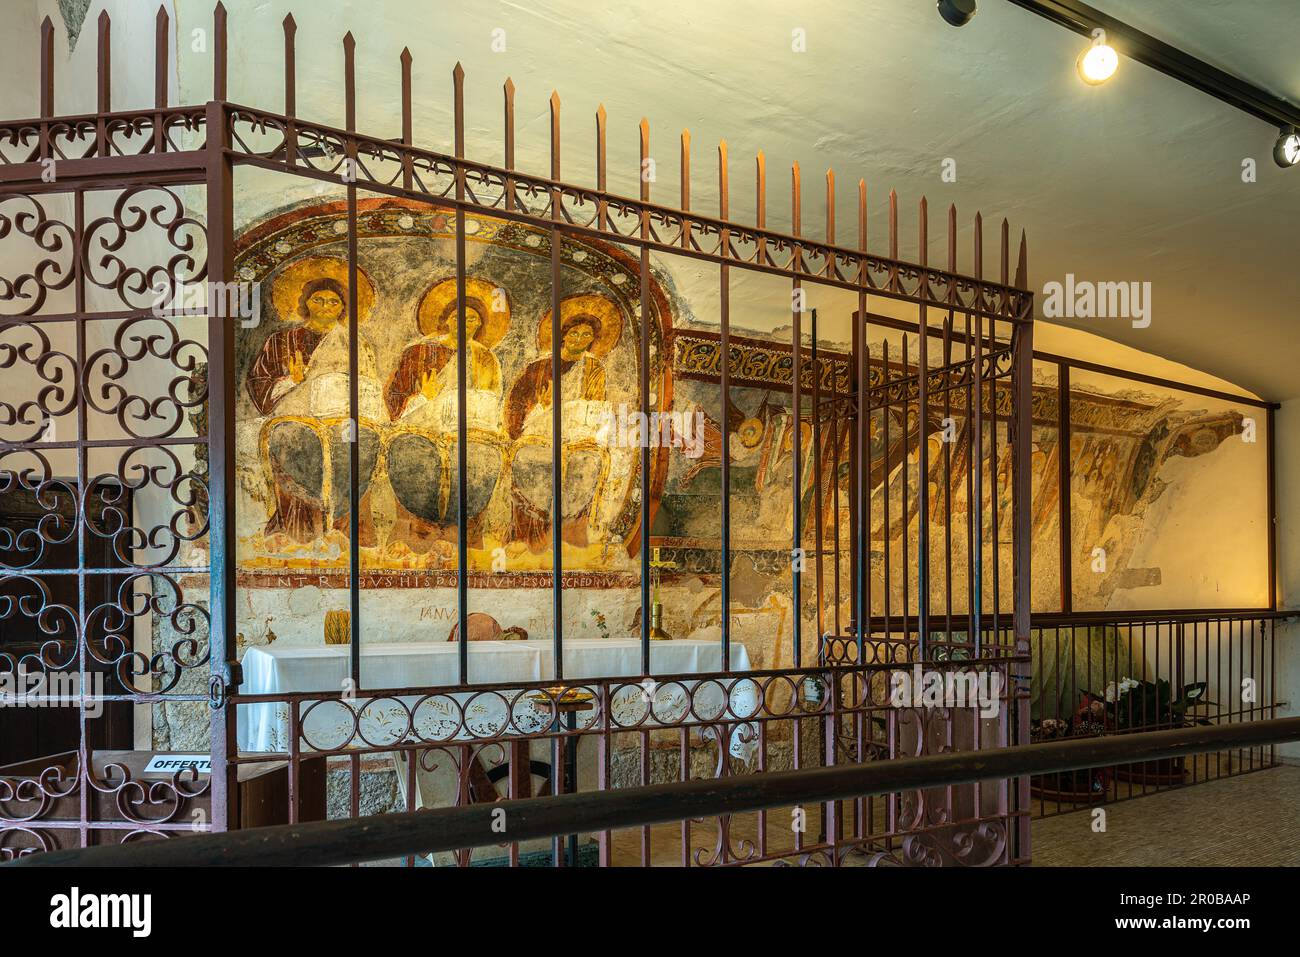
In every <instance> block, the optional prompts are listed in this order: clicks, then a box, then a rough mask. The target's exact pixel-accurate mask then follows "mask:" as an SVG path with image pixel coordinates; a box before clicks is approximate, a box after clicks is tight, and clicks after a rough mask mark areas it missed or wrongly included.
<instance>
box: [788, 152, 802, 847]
mask: <svg viewBox="0 0 1300 957" xmlns="http://www.w3.org/2000/svg"><path fill="white" fill-rule="evenodd" d="M790 194H791V195H790V205H791V219H792V226H793V233H794V236H795V237H796V238H798V236H799V226H800V224H799V219H800V216H799V164H798V163H795V164H794V165H793V166H792V167H791V170H790ZM800 259H801V252H800V248H799V247H798V246H796V247H795V262H796V264H797V263H798V262H799V261H800ZM793 298H794V300H795V302H794V309H793V318H794V330H793V332H792V333H791V337H792V339H793V341H794V344H793V351H794V366H793V369H792V371H791V389H792V391H791V405H792V406H793V407H794V436H793V438H792V440H791V442H790V448H791V458H792V460H793V475H792V481H791V496H792V497H793V500H794V515H793V520H794V530H793V539H794V544H793V545H792V546H791V548H792V553H791V558H792V561H791V578H792V582H791V587H792V590H793V596H792V597H793V600H794V610H793V614H792V615H791V618H792V619H793V622H794V628H793V630H792V631H791V646H790V656H791V658H792V659H793V664H794V667H796V668H799V667H802V665H803V581H802V579H803V575H802V572H801V571H800V569H801V567H802V565H803V562H804V554H803V509H802V500H801V496H800V493H801V492H802V491H803V488H802V485H803V468H802V467H803V418H802V413H803V410H802V408H801V407H802V405H803V391H802V387H803V383H802V381H801V379H802V377H803V364H802V356H803V329H802V322H803V306H804V303H803V286H802V285H801V282H800V280H799V279H798V278H797V277H796V278H795V280H794V297H793ZM797 836H798V835H797V834H796V837H797Z"/></svg>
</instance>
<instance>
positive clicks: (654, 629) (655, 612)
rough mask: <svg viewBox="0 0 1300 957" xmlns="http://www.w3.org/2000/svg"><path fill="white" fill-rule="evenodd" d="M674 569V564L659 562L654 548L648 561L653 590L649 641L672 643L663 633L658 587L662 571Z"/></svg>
mask: <svg viewBox="0 0 1300 957" xmlns="http://www.w3.org/2000/svg"><path fill="white" fill-rule="evenodd" d="M676 567H677V563H676V562H665V561H660V559H659V548H658V547H657V546H656V547H655V549H654V555H653V557H652V558H651V559H650V586H651V588H652V589H653V590H654V598H653V600H652V601H651V603H650V640H651V641H672V638H673V636H672V635H670V634H668V632H666V631H664V605H663V602H662V601H660V600H659V585H660V583H661V575H662V571H663V569H665V568H676Z"/></svg>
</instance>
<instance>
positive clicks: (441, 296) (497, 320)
mask: <svg viewBox="0 0 1300 957" xmlns="http://www.w3.org/2000/svg"><path fill="white" fill-rule="evenodd" d="M498 289H500V290H501V293H502V295H503V296H505V300H506V307H505V309H503V310H494V309H492V308H491V306H492V304H493V303H495V302H496V295H497V290H498ZM465 306H466V308H468V307H470V306H473V307H474V308H475V309H477V310H478V314H479V315H480V316H482V317H483V330H482V332H481V333H480V334H479V340H478V341H479V342H481V343H482V344H483V345H485V346H487V347H488V348H489V349H491V348H492V347H493V346H495V345H496V344H497V343H498V342H500V341H501V340H502V339H504V338H505V335H506V330H507V329H509V328H510V297H509V296H508V295H507V294H506V292H505V290H504V289H502V288H501V287H500V286H498V285H497V284H496V283H494V282H488V281H487V280H486V279H474V278H471V277H466V279H465ZM455 312H456V279H455V277H452V278H450V279H441V280H439V281H438V282H435V283H434V284H433V285H432V286H430V287H429V291H428V292H426V293H425V294H424V298H423V299H421V300H420V306H419V308H418V309H417V310H416V312H415V321H416V324H417V325H418V326H419V327H420V332H421V334H423V335H426V336H427V335H429V334H430V332H431V331H432V329H433V326H434V323H435V322H437V321H438V320H441V319H444V318H449V317H450V316H453V315H454V314H455ZM453 325H454V323H453Z"/></svg>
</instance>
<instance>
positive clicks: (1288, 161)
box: [1273, 126, 1300, 169]
mask: <svg viewBox="0 0 1300 957" xmlns="http://www.w3.org/2000/svg"><path fill="white" fill-rule="evenodd" d="M1273 162H1275V163H1277V165H1278V166H1280V167H1282V168H1283V169H1290V168H1291V167H1292V166H1295V165H1296V164H1297V163H1300V133H1297V132H1296V129H1295V127H1294V126H1284V127H1282V132H1281V133H1279V134H1278V137H1277V145H1276V146H1274V147H1273Z"/></svg>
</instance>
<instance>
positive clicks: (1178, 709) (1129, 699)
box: [1093, 678, 1211, 785]
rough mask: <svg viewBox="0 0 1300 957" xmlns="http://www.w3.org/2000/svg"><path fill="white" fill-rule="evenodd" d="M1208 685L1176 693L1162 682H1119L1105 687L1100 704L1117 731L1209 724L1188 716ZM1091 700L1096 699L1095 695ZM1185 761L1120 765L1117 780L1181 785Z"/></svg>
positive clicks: (1186, 687) (1190, 686) (1199, 683)
mask: <svg viewBox="0 0 1300 957" xmlns="http://www.w3.org/2000/svg"><path fill="white" fill-rule="evenodd" d="M1206 688H1207V685H1206V682H1204V681H1197V682H1194V683H1192V684H1187V685H1183V686H1182V687H1181V688H1179V689H1177V690H1175V689H1174V686H1173V685H1172V684H1171V683H1170V682H1169V681H1166V680H1165V679H1164V678H1161V679H1159V680H1158V681H1140V680H1138V679H1136V678H1121V679H1120V681H1119V683H1118V684H1116V683H1115V682H1113V681H1112V682H1110V683H1109V684H1107V685H1106V691H1105V694H1104V695H1102V696H1100V701H1099V703H1102V707H1103V710H1104V713H1105V717H1106V725H1107V727H1110V728H1114V729H1115V730H1116V731H1121V732H1123V731H1140V730H1143V729H1154V728H1186V727H1190V726H1191V725H1192V724H1194V723H1197V724H1209V723H1210V722H1209V721H1208V720H1206V719H1205V718H1198V719H1191V718H1189V717H1188V715H1187V712H1188V711H1189V710H1190V709H1192V708H1193V707H1195V706H1196V705H1197V704H1210V703H1211V702H1208V701H1205V700H1204V699H1205V691H1206ZM1093 697H1098V696H1096V695H1094V696H1093ZM1183 774H1184V761H1183V759H1182V758H1181V757H1179V758H1162V759H1160V760H1156V761H1143V762H1140V763H1137V764H1127V765H1121V766H1120V767H1118V768H1116V776H1117V777H1119V778H1122V779H1124V780H1133V781H1140V782H1141V783H1143V784H1144V785H1145V784H1148V783H1157V784H1158V783H1171V784H1179V783H1182V779H1183Z"/></svg>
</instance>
